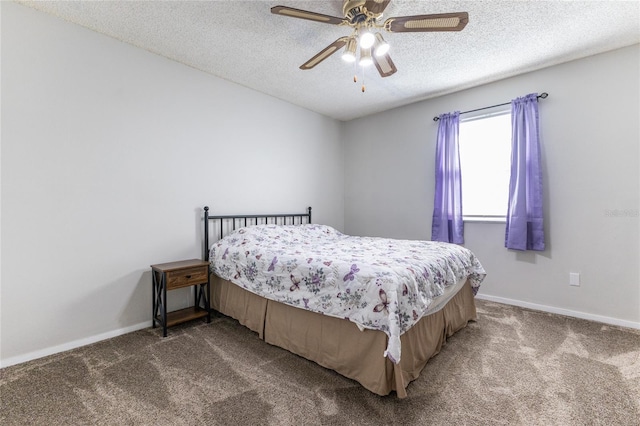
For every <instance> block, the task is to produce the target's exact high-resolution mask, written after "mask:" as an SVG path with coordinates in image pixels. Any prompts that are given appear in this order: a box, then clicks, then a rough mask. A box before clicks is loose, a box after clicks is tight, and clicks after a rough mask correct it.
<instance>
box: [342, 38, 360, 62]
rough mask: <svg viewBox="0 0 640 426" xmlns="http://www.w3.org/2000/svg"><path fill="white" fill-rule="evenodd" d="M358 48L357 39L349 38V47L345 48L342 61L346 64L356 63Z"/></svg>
mask: <svg viewBox="0 0 640 426" xmlns="http://www.w3.org/2000/svg"><path fill="white" fill-rule="evenodd" d="M357 48H358V46H357V42H356V39H355V38H353V37H352V38H349V40H348V41H347V45H346V46H345V48H344V53H343V54H342V60H343V61H345V62H355V60H356V49H357Z"/></svg>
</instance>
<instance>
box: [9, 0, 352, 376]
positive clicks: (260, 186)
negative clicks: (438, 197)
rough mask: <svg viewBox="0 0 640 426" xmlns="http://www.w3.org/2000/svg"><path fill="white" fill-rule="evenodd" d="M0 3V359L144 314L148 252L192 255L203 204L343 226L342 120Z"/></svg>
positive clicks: (69, 342) (139, 321)
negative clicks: (307, 216)
mask: <svg viewBox="0 0 640 426" xmlns="http://www.w3.org/2000/svg"><path fill="white" fill-rule="evenodd" d="M1 11H2V14H1V21H2V26H1V31H2V33H1V35H2V70H1V78H2V94H1V102H2V115H1V119H2V123H1V125H2V134H1V136H2V146H1V148H2V151H1V160H2V162H1V167H2V170H1V172H2V173H1V179H2V180H1V184H2V197H1V200H2V208H1V215H2V216H1V219H2V224H1V225H2V247H1V253H2V258H1V262H2V273H1V274H2V287H1V294H2V299H1V307H0V308H1V313H0V320H1V325H0V330H1V335H0V360H2V365H9V364H13V363H16V362H20V361H23V360H26V359H29V358H34V357H37V356H42V355H46V354H48V353H52V352H55V351H58V350H62V349H67V348H69V347H73V346H74V345H78V344H83V343H88V342H90V341H92V340H96V339H99V338H105V337H109V336H111V335H114V334H118V333H121V332H125V331H129V330H132V329H135V328H140V327H144V326H147V325H150V320H151V279H150V272H149V271H150V268H149V265H150V264H153V263H160V262H167V261H172V260H179V259H185V258H194V257H196V258H197V257H200V256H201V253H202V248H201V237H202V232H201V227H202V224H201V221H200V218H201V215H202V210H201V209H202V207H203V206H204V205H209V206H211V208H212V213H214V214H216V213H217V214H226V213H261V212H274V213H278V212H291V211H293V212H304V211H305V209H306V207H307V206H312V207H313V216H314V221H317V222H321V223H326V224H329V225H333V226H335V227H337V228H338V229H342V228H343V215H344V202H343V189H342V188H343V181H344V176H343V152H342V144H341V138H340V131H341V124H340V123H339V122H337V121H334V120H332V119H329V118H326V117H323V116H320V115H318V114H315V113H312V112H309V111H307V110H304V109H301V108H298V107H295V106H292V105H290V104H287V103H284V102H282V101H279V100H277V99H275V98H272V97H268V96H265V95H262V94H260V93H257V92H254V91H251V90H248V89H246V88H243V87H240V86H237V85H234V84H232V83H229V82H227V81H224V80H221V79H217V78H215V77H212V76H210V75H207V74H204V73H201V72H199V71H196V70H194V69H192V68H189V67H186V66H183V65H180V64H178V63H175V62H172V61H169V60H167V59H165V58H162V57H159V56H156V55H153V54H150V53H147V52H145V51H142V50H140V49H137V48H134V47H131V46H129V45H126V44H123V43H120V42H118V41H116V40H114V39H111V38H108V37H105V36H102V35H99V34H97V33H94V32H91V31H89V30H86V29H83V28H81V27H79V26H76V25H73V24H69V23H67V22H65V21H62V20H60V19H57V18H54V17H50V16H48V15H45V14H43V13H40V12H37V11H35V10H32V9H29V8H26V7H24V6H21V5H17V4H13V3H7V2H1ZM173 293H176V292H173ZM187 297H188V293H187V292H183V293H182V294H177V295H176V296H174V297H173V301H172V299H171V296H170V302H171V304H170V305H169V306H170V308H171V307H175V306H177V305H181V304H182V305H184V303H186V299H187Z"/></svg>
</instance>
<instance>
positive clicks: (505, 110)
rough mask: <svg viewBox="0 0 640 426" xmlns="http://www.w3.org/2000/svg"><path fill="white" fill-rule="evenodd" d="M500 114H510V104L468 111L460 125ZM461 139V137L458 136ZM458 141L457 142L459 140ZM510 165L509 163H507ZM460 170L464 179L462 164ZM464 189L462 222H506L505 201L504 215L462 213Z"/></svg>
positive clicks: (461, 118)
mask: <svg viewBox="0 0 640 426" xmlns="http://www.w3.org/2000/svg"><path fill="white" fill-rule="evenodd" d="M501 115H508V116H511V106H510V105H507V106H502V107H500V108H494V109H493V110H492V111H491V112H486V111H482V112H476V113H470V114H469V115H468V116H466V117H460V124H461V125H462V124H463V123H465V122H469V121H476V120H483V119H487V118H491V117H496V116H501ZM460 141H461V138H460ZM460 141H459V142H460ZM508 161H509V162H510V161H511V156H509V160H508ZM509 166H510V164H509ZM461 172H462V179H463V180H464V166H463V165H461ZM508 184H509V182H507V187H506V188H505V191H507V192H508V191H509V187H508ZM464 205H465V203H464V191H463V194H462V215H463V216H462V220H463V221H464V222H489V223H506V221H507V217H506V214H507V212H506V203H505V214H504V215H499V216H498V215H467V214H465V213H464Z"/></svg>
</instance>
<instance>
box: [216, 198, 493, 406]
mask: <svg viewBox="0 0 640 426" xmlns="http://www.w3.org/2000/svg"><path fill="white" fill-rule="evenodd" d="M204 225H205V236H204V240H205V241H204V248H205V249H204V258H205V260H206V261H209V262H210V269H211V284H212V285H211V306H212V309H215V310H216V311H218V312H220V313H222V314H224V315H227V316H230V317H232V318H235V319H237V320H238V321H239V322H240V323H241V324H243V325H244V326H246V327H248V328H249V329H251V330H253V331H255V332H256V333H257V334H258V336H259V337H260V338H261V339H263V340H264V341H265V342H267V343H269V344H272V345H276V346H279V347H282V348H284V349H286V350H289V351H290V352H293V353H295V354H297V355H300V356H302V357H304V358H307V359H309V360H311V361H314V362H316V363H318V364H320V365H322V366H323V367H326V368H329V369H332V370H335V371H336V372H338V373H340V374H342V375H343V376H345V377H348V378H351V379H353V380H356V381H357V382H359V383H360V384H361V385H362V386H363V387H364V388H366V389H368V390H370V391H371V392H373V393H376V394H378V395H388V394H389V393H391V392H393V391H395V392H396V394H397V396H398V397H399V398H404V397H406V396H407V392H406V388H407V386H408V385H409V383H410V382H411V381H412V380H414V379H416V378H417V377H418V375H419V374H420V372H421V370H422V369H423V368H424V366H425V365H426V363H427V361H428V360H429V359H430V358H431V357H433V356H435V355H436V354H437V353H438V352H439V351H440V349H441V347H442V345H443V344H444V343H445V342H446V339H447V338H448V337H450V336H452V335H453V334H454V333H456V332H457V331H458V330H460V329H462V328H463V327H465V326H466V325H467V323H468V322H469V321H472V320H475V319H476V310H475V303H474V295H475V293H476V292H477V290H478V288H479V286H480V283H481V282H482V280H483V279H484V276H485V271H484V269H483V268H482V265H481V264H480V262H479V261H478V260H477V259H476V258H475V256H474V255H473V253H471V252H470V251H469V250H467V249H465V248H463V247H460V246H457V245H453V244H445V243H436V242H430V241H410V240H391V239H384V238H369V237H353V236H348V235H344V234H342V233H340V232H339V231H337V230H335V229H333V228H331V227H328V226H326V225H318V224H314V223H313V222H312V221H311V208H310V207H309V208H308V209H307V212H306V213H296V214H278V215H225V216H213V215H209V209H208V207H205V210H204Z"/></svg>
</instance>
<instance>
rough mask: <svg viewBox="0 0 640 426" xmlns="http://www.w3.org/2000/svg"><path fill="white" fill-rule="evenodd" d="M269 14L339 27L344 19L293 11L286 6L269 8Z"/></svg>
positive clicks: (297, 10) (299, 10)
mask: <svg viewBox="0 0 640 426" xmlns="http://www.w3.org/2000/svg"><path fill="white" fill-rule="evenodd" d="M271 13H274V14H276V15H282V16H289V17H291V18H300V19H308V20H309V21H315V22H321V23H323V24H332V25H340V24H342V23H343V22H344V21H345V19H344V18H337V17H335V16H329V15H323V14H321V13H316V12H309V11H308V10H301V9H294V8H293V7H287V6H274V7H272V8H271Z"/></svg>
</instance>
